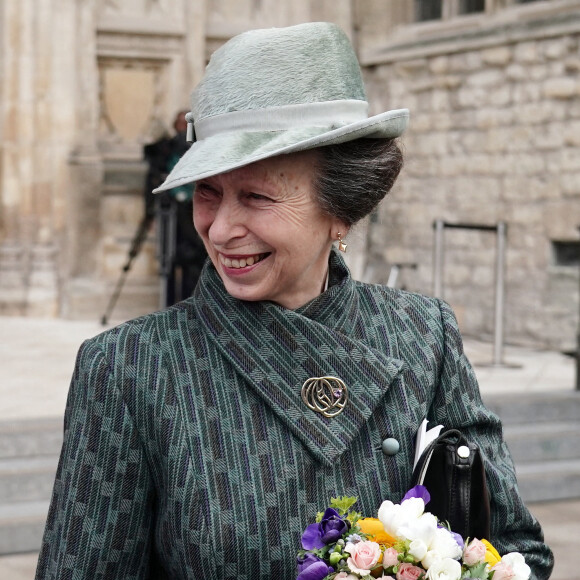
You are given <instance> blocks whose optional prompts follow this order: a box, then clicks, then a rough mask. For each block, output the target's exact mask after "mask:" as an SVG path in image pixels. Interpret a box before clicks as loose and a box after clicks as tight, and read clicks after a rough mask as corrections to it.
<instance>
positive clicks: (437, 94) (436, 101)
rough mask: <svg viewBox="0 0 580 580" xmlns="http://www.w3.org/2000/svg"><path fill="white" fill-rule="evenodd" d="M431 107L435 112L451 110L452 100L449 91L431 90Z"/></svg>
mask: <svg viewBox="0 0 580 580" xmlns="http://www.w3.org/2000/svg"><path fill="white" fill-rule="evenodd" d="M431 107H432V111H433V112H434V113H440V112H442V111H449V110H450V108H451V102H450V99H449V93H448V92H447V91H442V90H434V91H432V92H431Z"/></svg>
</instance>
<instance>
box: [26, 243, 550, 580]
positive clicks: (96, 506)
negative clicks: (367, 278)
mask: <svg viewBox="0 0 580 580" xmlns="http://www.w3.org/2000/svg"><path fill="white" fill-rule="evenodd" d="M324 375H332V376H336V377H339V378H341V379H342V380H343V381H344V382H345V383H346V384H347V385H348V388H349V393H350V399H349V402H348V404H347V406H346V408H345V410H344V411H343V412H342V414H340V415H338V416H337V417H334V418H331V419H326V418H324V417H323V416H321V415H319V414H317V413H315V412H314V411H311V410H309V409H308V408H307V407H306V406H305V405H304V403H303V402H302V399H301V396H300V389H301V386H302V384H303V383H304V381H305V380H306V379H307V378H309V377H320V376H324ZM425 417H428V418H429V419H430V420H431V421H433V422H434V423H441V424H443V425H444V426H445V427H449V428H451V427H456V428H459V429H461V430H462V431H464V432H465V433H466V434H467V436H468V437H470V438H471V439H473V440H475V441H477V442H478V443H479V445H480V446H481V447H482V450H483V453H484V456H485V458H486V460H487V462H486V463H487V465H486V468H487V476H488V482H489V486H490V490H491V499H492V512H493V521H492V537H491V541H492V542H493V543H494V545H495V546H496V547H497V548H498V550H499V551H500V553H504V552H508V551H514V550H517V551H520V552H522V553H523V554H524V556H525V557H526V560H527V562H528V563H529V565H530V566H531V567H532V570H533V572H534V578H537V579H546V578H548V577H549V573H550V570H551V566H552V556H551V552H550V550H549V549H548V548H547V546H546V545H545V544H544V543H543V541H542V540H543V539H542V533H541V530H540V527H539V526H538V523H537V522H536V521H535V520H534V518H533V517H532V516H531V515H530V513H529V512H528V511H527V509H526V508H525V507H524V505H523V503H522V500H521V498H520V496H519V494H518V490H517V485H516V481H515V477H514V470H513V465H512V461H511V459H510V457H509V454H508V451H507V449H506V446H505V444H504V443H503V441H502V434H501V426H500V423H499V421H498V419H497V417H495V416H494V415H493V414H492V413H490V412H489V411H488V410H487V409H486V408H485V407H484V406H483V404H482V402H481V399H480V395H479V391H478V387H477V383H476V380H475V377H474V374H473V371H472V369H471V367H470V365H469V363H468V361H467V360H466V358H465V356H464V354H463V351H462V344H461V338H460V335H459V332H458V329H457V325H456V321H455V318H454V316H453V313H452V312H451V310H450V309H449V307H448V306H447V305H446V304H445V303H443V302H441V301H440V300H437V299H432V298H426V297H423V296H418V295H414V294H409V293H405V292H402V291H397V290H392V289H388V288H385V287H382V286H371V285H366V284H361V283H358V282H355V281H353V280H352V279H351V278H350V276H349V274H348V270H347V269H346V267H345V266H344V263H343V262H342V260H341V258H340V257H339V256H338V255H337V254H336V253H334V252H333V254H332V256H331V279H330V287H329V289H328V290H327V291H326V292H324V293H323V294H322V295H321V296H319V297H318V298H316V299H315V300H313V301H312V302H310V303H308V304H307V305H305V306H303V307H302V308H299V309H298V310H295V311H291V310H286V309H284V308H282V307H280V306H277V305H275V304H272V303H259V302H243V301H239V300H236V299H234V298H232V297H231V296H229V295H228V294H227V293H226V292H225V290H224V287H223V285H222V283H221V281H220V279H219V276H218V275H217V273H216V271H215V270H214V268H213V267H212V266H211V264H208V265H207V266H206V268H205V270H204V273H203V275H202V279H201V282H200V284H199V285H198V287H197V290H196V292H195V295H194V296H193V297H192V298H191V299H188V300H185V301H184V302H181V303H179V304H177V305H176V306H173V307H171V308H169V309H167V310H164V311H161V312H157V313H154V314H151V315H148V316H144V317H142V318H139V319H136V320H133V321H130V322H127V323H125V324H122V325H121V326H119V327H117V328H114V329H112V330H109V331H107V332H104V333H103V334H101V335H99V336H97V337H95V338H93V339H91V340H88V341H86V342H85V343H84V344H83V345H82V347H81V349H80V351H79V355H78V360H77V364H76V368H75V371H74V375H73V378H72V384H71V388H70V394H69V399H68V403H67V409H66V416H65V440H64V445H63V449H62V455H61V459H60V463H59V468H58V474H57V478H56V483H55V486H54V493H53V498H52V503H51V507H50V512H49V517H48V522H47V525H46V531H45V535H44V541H43V547H42V551H41V554H40V558H39V563H38V570H37V574H36V578H37V579H38V580H40V579H43V580H44V579H49V578H51V579H59V580H61V579H70V580H77V579H79V580H80V579H89V580H96V579H100V578H102V579H106V580H117V579H118V580H121V579H122V580H132V579H145V578H152V579H172V580H181V579H186V578H187V579H202V578H204V579H216V580H222V579H237V580H259V579H264V580H265V579H268V580H270V579H272V580H274V579H275V580H293V579H294V578H295V577H296V573H295V557H296V551H297V549H298V548H299V542H300V535H301V533H302V531H303V529H304V528H305V526H306V525H307V524H308V523H311V522H312V521H313V519H314V518H315V515H316V513H317V512H318V511H320V510H322V509H323V508H325V507H326V505H327V502H328V500H329V498H330V497H332V496H336V495H355V496H358V497H359V504H358V509H359V510H360V511H361V512H363V513H364V514H366V515H368V516H376V512H377V509H378V507H379V505H380V503H381V502H382V501H383V500H384V499H391V500H392V501H395V502H399V501H400V500H401V498H402V497H403V495H404V494H405V492H406V491H407V489H408V487H409V482H410V480H411V474H412V463H413V456H414V446H415V436H416V433H417V430H418V428H419V426H420V424H421V422H422V421H423V419H424V418H425ZM387 437H393V438H395V439H397V441H399V443H400V451H399V452H398V453H396V454H395V455H391V456H387V455H385V454H384V453H383V452H382V450H381V442H382V441H383V440H384V439H385V438H387Z"/></svg>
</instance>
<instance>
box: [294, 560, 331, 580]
mask: <svg viewBox="0 0 580 580" xmlns="http://www.w3.org/2000/svg"><path fill="white" fill-rule="evenodd" d="M296 564H297V566H296V571H297V573H298V576H297V578H296V580H322V579H323V578H324V577H325V576H328V575H329V574H330V573H332V572H334V568H332V567H331V566H329V565H328V564H327V563H326V562H325V561H324V560H321V559H320V558H319V557H318V556H315V555H314V554H304V556H302V557H299V558H297V560H296Z"/></svg>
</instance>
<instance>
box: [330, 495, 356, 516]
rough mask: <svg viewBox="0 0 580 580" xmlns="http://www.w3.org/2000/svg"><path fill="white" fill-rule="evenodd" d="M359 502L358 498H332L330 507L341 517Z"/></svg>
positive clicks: (344, 496)
mask: <svg viewBox="0 0 580 580" xmlns="http://www.w3.org/2000/svg"><path fill="white" fill-rule="evenodd" d="M357 501H358V498H356V497H348V496H346V495H343V496H342V497H332V498H330V507H331V508H334V509H335V510H336V511H337V512H338V513H339V514H340V515H341V516H343V515H344V514H346V513H347V512H348V510H349V509H350V508H351V507H352V506H353V505H354V504H355V503H356V502H357Z"/></svg>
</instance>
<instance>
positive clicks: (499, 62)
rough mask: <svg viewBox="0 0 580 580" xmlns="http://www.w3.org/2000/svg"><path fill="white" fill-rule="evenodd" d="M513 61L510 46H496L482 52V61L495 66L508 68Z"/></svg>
mask: <svg viewBox="0 0 580 580" xmlns="http://www.w3.org/2000/svg"><path fill="white" fill-rule="evenodd" d="M511 59H512V49H511V47H510V46H496V47H493V48H488V49H485V50H483V51H482V52H481V60H482V61H483V62H484V63H485V64H489V65H493V66H506V65H507V64H508V63H509V62H510V61H511Z"/></svg>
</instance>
